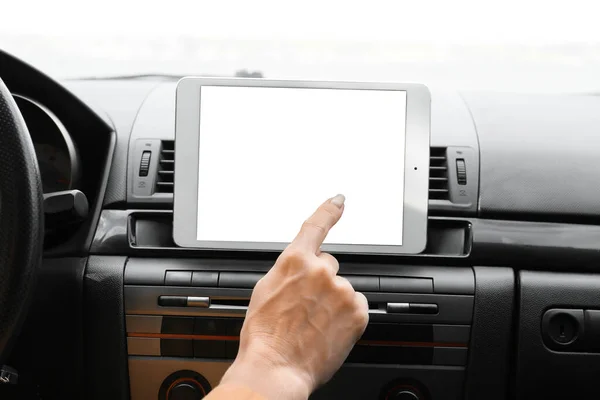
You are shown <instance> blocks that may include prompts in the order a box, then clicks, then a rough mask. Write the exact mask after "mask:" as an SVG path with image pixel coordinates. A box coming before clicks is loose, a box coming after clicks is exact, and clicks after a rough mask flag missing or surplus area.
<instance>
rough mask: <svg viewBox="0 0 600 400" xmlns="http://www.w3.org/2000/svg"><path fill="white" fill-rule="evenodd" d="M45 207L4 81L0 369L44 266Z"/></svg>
mask: <svg viewBox="0 0 600 400" xmlns="http://www.w3.org/2000/svg"><path fill="white" fill-rule="evenodd" d="M42 206H43V193H42V184H41V179H40V170H39V168H38V163H37V159H36V156H35V150H34V148H33V143H32V142H31V138H30V137H29V132H28V130H27V126H26V125H25V121H24V120H23V116H22V115H21V113H20V112H19V109H18V108H17V105H16V104H15V101H14V100H13V97H12V95H11V94H10V92H9V91H8V89H7V88H6V86H5V85H4V82H3V81H2V79H0V366H1V365H2V364H3V363H4V361H5V360H6V357H7V356H8V351H9V350H10V347H11V345H12V343H13V342H14V339H15V338H16V335H17V334H18V331H19V329H20V327H21V325H22V322H23V320H24V318H25V315H26V313H27V310H28V307H29V303H30V300H31V297H32V294H33V286H34V283H35V281H36V276H37V272H38V269H39V266H40V264H41V262H42V251H43V239H44V214H43V207H42Z"/></svg>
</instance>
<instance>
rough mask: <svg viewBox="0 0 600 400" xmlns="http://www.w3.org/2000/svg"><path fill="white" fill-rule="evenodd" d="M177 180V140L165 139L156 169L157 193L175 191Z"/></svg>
mask: <svg viewBox="0 0 600 400" xmlns="http://www.w3.org/2000/svg"><path fill="white" fill-rule="evenodd" d="M174 181H175V141H173V140H163V141H162V142H161V145H160V156H159V159H158V169H157V170H156V190H155V192H156V193H173V185H174V184H173V182H174Z"/></svg>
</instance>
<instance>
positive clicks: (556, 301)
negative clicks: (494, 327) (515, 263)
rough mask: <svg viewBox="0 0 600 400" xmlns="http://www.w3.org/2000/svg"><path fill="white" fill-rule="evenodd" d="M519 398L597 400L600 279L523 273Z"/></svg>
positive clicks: (517, 355) (556, 274)
mask: <svg viewBox="0 0 600 400" xmlns="http://www.w3.org/2000/svg"><path fill="white" fill-rule="evenodd" d="M520 282H521V287H520V307H519V328H520V329H519V333H518V340H517V349H516V352H515V354H516V357H517V359H516V364H517V377H516V378H517V381H516V392H517V398H519V399H532V398H540V399H541V398H563V399H598V398H600V386H598V384H597V379H598V371H600V354H598V353H594V352H595V351H597V350H596V348H597V347H598V344H599V343H600V335H598V334H597V332H595V331H596V330H597V322H596V321H595V320H596V318H595V317H596V311H595V310H600V275H593V274H567V273H550V272H531V271H522V272H521V273H520Z"/></svg>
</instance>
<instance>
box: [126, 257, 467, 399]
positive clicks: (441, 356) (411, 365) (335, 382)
mask: <svg viewBox="0 0 600 400" xmlns="http://www.w3.org/2000/svg"><path fill="white" fill-rule="evenodd" d="M271 265H272V262H269V261H240V260H208V261H207V260H205V261H204V262H202V261H198V260H195V259H171V260H157V259H144V258H130V259H129V261H128V263H127V265H126V267H125V276H124V283H125V287H124V307H125V314H126V331H127V351H128V355H129V361H128V364H129V375H130V391H131V398H132V399H133V400H136V399H148V398H157V396H158V398H159V399H173V400H176V399H192V398H194V399H201V398H203V397H204V396H205V394H207V393H208V392H209V391H210V390H211V388H213V387H215V386H216V385H217V384H218V383H219V380H220V379H221V377H222V375H223V374H224V373H225V371H226V370H227V368H228V367H229V365H230V364H231V362H232V360H233V359H234V358H235V356H236V354H237V351H238V345H239V335H240V330H241V327H242V324H243V318H244V315H245V312H246V309H247V306H248V301H249V298H250V295H251V293H252V288H253V287H254V285H255V284H256V282H257V281H258V280H259V279H260V278H261V277H262V276H263V275H264V273H265V272H266V271H267V270H268V269H269V267H270V266H271ZM340 271H341V275H342V276H344V277H345V278H347V279H348V280H349V281H350V282H351V284H352V285H353V286H354V288H355V289H356V290H358V291H361V292H363V293H364V294H365V295H366V297H367V299H368V301H369V319H370V321H369V325H368V327H367V329H366V331H365V333H364V334H363V336H362V337H361V339H360V340H359V342H358V343H357V345H356V346H355V347H354V349H353V350H352V352H351V353H350V355H349V357H348V359H347V360H346V363H345V364H344V366H343V367H342V368H341V370H340V371H339V372H338V373H337V374H336V375H335V377H334V378H333V379H332V380H331V382H329V383H328V384H326V385H325V386H323V387H322V388H320V389H319V390H318V391H317V392H315V393H314V395H313V396H312V397H311V398H312V399H328V398H346V399H390V400H391V399H429V400H433V399H442V398H444V399H458V398H461V396H462V391H463V384H464V379H465V367H466V365H467V359H468V351H469V339H470V331H471V324H472V320H473V306H474V293H475V282H474V273H473V270H472V269H471V268H461V267H452V268H449V267H426V266H412V267H407V266H403V267H401V268H391V267H390V266H389V265H364V264H360V265H359V264H350V263H346V264H344V263H342V264H341V266H340Z"/></svg>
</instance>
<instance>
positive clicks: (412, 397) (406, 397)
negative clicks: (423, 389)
mask: <svg viewBox="0 0 600 400" xmlns="http://www.w3.org/2000/svg"><path fill="white" fill-rule="evenodd" d="M387 398H388V400H420V397H419V395H417V394H416V393H415V392H413V391H412V390H409V389H400V390H397V391H393V392H391V393H390V394H389V396H388V397H387Z"/></svg>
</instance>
